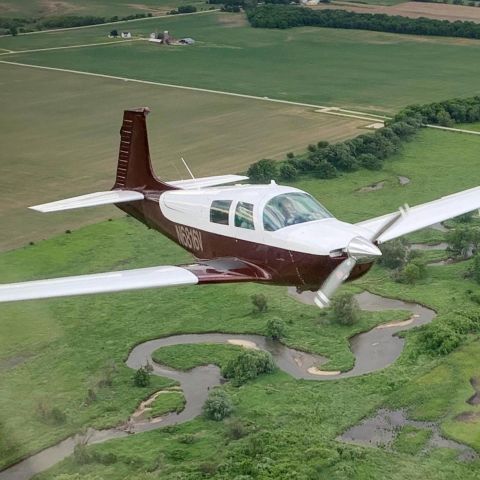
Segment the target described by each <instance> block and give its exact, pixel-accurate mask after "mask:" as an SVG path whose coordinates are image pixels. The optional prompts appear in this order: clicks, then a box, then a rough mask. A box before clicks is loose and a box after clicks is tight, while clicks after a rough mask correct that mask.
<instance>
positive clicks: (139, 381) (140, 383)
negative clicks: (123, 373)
mask: <svg viewBox="0 0 480 480" xmlns="http://www.w3.org/2000/svg"><path fill="white" fill-rule="evenodd" d="M133 384H134V385H135V386H136V387H140V388H143V387H148V386H149V385H150V373H149V372H148V370H147V368H146V367H140V368H139V369H138V370H137V371H136V372H135V374H134V375H133Z"/></svg>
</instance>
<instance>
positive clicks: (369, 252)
mask: <svg viewBox="0 0 480 480" xmlns="http://www.w3.org/2000/svg"><path fill="white" fill-rule="evenodd" d="M407 213H408V207H406V206H405V207H402V208H401V209H400V211H399V212H398V214H397V215H396V216H395V217H393V218H392V219H390V220H388V221H387V222H386V223H385V224H384V225H382V227H381V228H379V229H378V231H376V232H375V234H374V235H372V237H371V238H370V239H366V238H364V237H354V238H352V240H350V242H349V244H348V245H347V247H346V248H345V251H346V253H347V255H348V258H347V259H346V260H344V261H343V262H342V263H340V265H338V266H337V267H336V268H335V269H334V270H333V271H332V273H331V274H330V275H329V276H328V277H327V279H326V280H325V281H324V282H323V285H322V287H321V288H320V290H318V291H317V294H316V296H315V299H314V301H315V304H316V305H317V306H318V307H319V308H325V307H328V305H329V304H330V298H331V296H332V295H333V294H334V293H335V291H336V290H337V289H338V287H340V285H341V284H342V283H343V282H344V281H345V280H346V279H347V278H348V277H349V275H350V273H351V272H352V270H353V268H354V267H355V265H356V264H357V263H358V262H361V263H366V262H371V261H373V260H375V258H378V257H380V256H381V255H382V252H381V251H380V249H379V248H378V247H377V246H376V245H375V244H374V243H373V242H375V241H376V240H377V238H379V237H380V235H382V234H384V233H385V232H386V231H387V230H389V229H390V228H392V227H393V225H395V224H396V223H397V222H398V220H400V219H401V218H403V217H404V216H405V215H406V214H407Z"/></svg>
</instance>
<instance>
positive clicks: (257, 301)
mask: <svg viewBox="0 0 480 480" xmlns="http://www.w3.org/2000/svg"><path fill="white" fill-rule="evenodd" d="M250 298H251V299H252V303H253V307H254V309H255V310H256V311H257V312H258V313H264V312H266V311H267V309H268V305H267V297H266V296H265V295H264V294H263V293H255V294H254V295H252V296H251V297H250Z"/></svg>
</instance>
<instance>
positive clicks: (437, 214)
mask: <svg viewBox="0 0 480 480" xmlns="http://www.w3.org/2000/svg"><path fill="white" fill-rule="evenodd" d="M479 208H480V187H475V188H471V189H470V190H464V191H463V192H459V193H454V194H453V195H448V196H446V197H442V198H440V199H438V200H434V201H433V202H428V203H422V204H421V205H417V206H416V207H412V208H404V209H401V210H400V211H401V213H402V218H400V219H399V220H398V221H395V223H394V224H393V225H392V226H391V227H390V228H387V229H385V231H384V232H383V233H382V234H381V235H379V236H378V238H377V239H376V240H377V241H378V243H383V242H387V241H388V240H392V239H394V238H398V237H401V236H403V235H406V234H407V233H411V232H415V231H416V230H421V229H422V228H425V227H429V226H431V225H434V224H435V223H439V222H443V221H444V220H448V219H450V218H454V217H458V216H459V215H462V214H464V213H468V212H471V211H473V210H477V209H479ZM397 215H398V212H395V213H389V214H387V215H383V216H381V217H376V218H372V219H371V220H365V221H363V222H360V223H357V225H358V226H360V227H364V228H366V229H367V230H370V231H371V232H372V234H374V232H378V231H379V230H381V229H382V227H383V226H384V225H386V224H388V222H390V221H392V220H393V219H394V218H395V217H396V216H397Z"/></svg>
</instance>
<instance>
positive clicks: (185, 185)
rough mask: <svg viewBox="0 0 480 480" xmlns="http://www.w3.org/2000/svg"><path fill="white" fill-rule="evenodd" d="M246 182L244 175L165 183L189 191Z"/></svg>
mask: <svg viewBox="0 0 480 480" xmlns="http://www.w3.org/2000/svg"><path fill="white" fill-rule="evenodd" d="M242 180H248V177H245V176H244V175H217V176H214V177H202V178H190V179H188V180H175V181H172V182H167V183H168V184H169V185H171V186H172V187H177V188H181V189H182V190H191V189H194V188H206V187H214V186H216V185H225V184H226V183H233V182H241V181H242Z"/></svg>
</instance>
